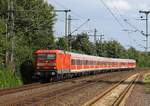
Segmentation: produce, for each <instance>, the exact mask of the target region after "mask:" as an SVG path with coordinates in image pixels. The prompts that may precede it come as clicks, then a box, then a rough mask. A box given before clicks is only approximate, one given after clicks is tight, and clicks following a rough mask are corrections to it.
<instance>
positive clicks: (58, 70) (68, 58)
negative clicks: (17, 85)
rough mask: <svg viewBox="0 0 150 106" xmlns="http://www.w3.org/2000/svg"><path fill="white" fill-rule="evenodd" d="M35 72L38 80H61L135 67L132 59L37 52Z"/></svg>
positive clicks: (46, 51) (58, 52)
mask: <svg viewBox="0 0 150 106" xmlns="http://www.w3.org/2000/svg"><path fill="white" fill-rule="evenodd" d="M35 54H36V72H35V75H36V77H37V78H39V79H43V80H48V79H50V78H54V77H57V78H62V77H72V76H79V75H81V74H95V73H98V72H103V71H108V70H111V71H114V70H127V69H134V68H135V67H136V61H135V60H133V59H116V58H107V57H98V56H91V55H85V54H78V53H71V52H65V51H62V50H37V51H36V52H35Z"/></svg>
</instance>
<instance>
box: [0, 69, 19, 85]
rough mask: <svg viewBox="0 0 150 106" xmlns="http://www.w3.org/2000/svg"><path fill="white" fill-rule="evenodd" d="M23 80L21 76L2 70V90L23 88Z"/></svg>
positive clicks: (0, 77) (0, 73)
mask: <svg viewBox="0 0 150 106" xmlns="http://www.w3.org/2000/svg"><path fill="white" fill-rule="evenodd" d="M21 85H22V80H21V77H20V76H19V75H16V74H15V75H14V73H13V72H12V71H10V70H9V69H0V88H11V87H16V86H21Z"/></svg>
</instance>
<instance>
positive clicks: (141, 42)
mask: <svg viewBox="0 0 150 106" xmlns="http://www.w3.org/2000/svg"><path fill="white" fill-rule="evenodd" d="M47 2H48V3H49V4H51V5H53V6H54V8H55V10H64V9H70V10H71V12H70V13H69V14H70V15H71V17H72V21H71V30H72V31H74V30H75V29H76V28H77V27H79V26H80V25H81V24H83V23H84V22H85V21H86V20H87V19H90V21H89V22H87V23H86V24H85V25H84V26H82V27H81V28H80V29H79V30H78V31H76V32H75V33H73V34H77V33H82V32H86V33H88V34H89V35H93V34H94V29H95V28H96V29H97V31H98V32H97V35H101V34H102V35H104V40H117V41H119V42H120V43H121V44H122V45H123V46H124V47H126V48H129V47H131V46H132V47H134V48H136V49H137V50H140V51H144V50H145V49H144V47H145V36H143V35H142V34H141V33H140V31H144V32H145V20H140V19H141V16H142V17H143V19H145V14H141V13H139V10H143V11H144V10H146V11H147V10H150V1H149V0H47ZM149 17H150V16H149ZM56 18H57V21H56V24H55V28H54V31H55V35H56V37H60V36H62V35H64V32H65V31H64V26H65V23H64V22H65V15H64V13H61V12H57V17H56ZM125 20H126V21H125ZM149 25H150V21H149ZM137 30H139V31H137ZM149 32H150V30H149ZM97 39H99V38H97ZM90 40H91V41H93V37H90ZM149 47H150V39H149ZM149 51H150V48H149Z"/></svg>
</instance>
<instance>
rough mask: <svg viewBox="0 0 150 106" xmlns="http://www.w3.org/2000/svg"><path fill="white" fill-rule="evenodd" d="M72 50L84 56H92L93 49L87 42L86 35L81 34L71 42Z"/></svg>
mask: <svg viewBox="0 0 150 106" xmlns="http://www.w3.org/2000/svg"><path fill="white" fill-rule="evenodd" d="M72 49H74V50H76V51H78V52H83V53H85V54H91V55H92V54H93V55H94V53H93V50H94V49H95V47H94V45H93V44H92V43H91V42H90V41H89V37H88V35H87V34H86V33H81V34H78V35H77V36H76V39H74V40H73V41H72Z"/></svg>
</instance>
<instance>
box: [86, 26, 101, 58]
mask: <svg viewBox="0 0 150 106" xmlns="http://www.w3.org/2000/svg"><path fill="white" fill-rule="evenodd" d="M97 32H98V31H97V29H94V35H88V36H93V37H94V43H95V53H96V55H97V47H96V43H97V36H100V43H101V50H102V39H103V36H104V35H97Z"/></svg>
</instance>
